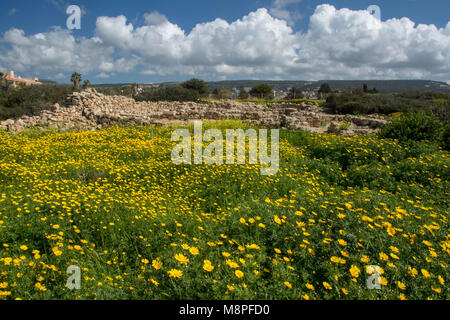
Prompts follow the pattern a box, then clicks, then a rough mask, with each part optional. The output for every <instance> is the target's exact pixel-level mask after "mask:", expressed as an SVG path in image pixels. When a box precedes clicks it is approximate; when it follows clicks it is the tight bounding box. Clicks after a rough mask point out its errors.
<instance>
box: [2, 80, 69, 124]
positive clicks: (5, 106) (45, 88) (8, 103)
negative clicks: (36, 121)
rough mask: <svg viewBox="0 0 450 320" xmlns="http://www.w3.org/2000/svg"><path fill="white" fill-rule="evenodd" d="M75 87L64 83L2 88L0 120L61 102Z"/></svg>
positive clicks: (37, 110) (26, 113) (30, 113)
mask: <svg viewBox="0 0 450 320" xmlns="http://www.w3.org/2000/svg"><path fill="white" fill-rule="evenodd" d="M72 92H73V88H72V87H70V86H63V85H42V86H22V87H18V88H15V89H14V88H9V89H7V90H6V89H3V90H0V120H5V119H8V118H17V117H21V116H22V115H33V114H36V113H37V112H39V111H40V110H43V109H48V108H50V107H51V106H52V105H53V104H55V103H61V102H63V101H64V99H65V98H66V97H67V95H68V94H70V93H72Z"/></svg>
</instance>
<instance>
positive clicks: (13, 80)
mask: <svg viewBox="0 0 450 320" xmlns="http://www.w3.org/2000/svg"><path fill="white" fill-rule="evenodd" d="M4 80H5V81H6V83H7V84H8V85H10V86H11V87H12V88H16V87H17V86H18V85H19V84H20V83H22V84H24V85H26V86H31V85H38V86H41V85H42V82H39V79H38V78H34V79H27V78H22V77H19V76H16V75H14V71H13V70H8V71H6V72H5V76H4Z"/></svg>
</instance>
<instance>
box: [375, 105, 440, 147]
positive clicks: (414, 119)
mask: <svg viewBox="0 0 450 320" xmlns="http://www.w3.org/2000/svg"><path fill="white" fill-rule="evenodd" d="M447 128H448V125H447ZM443 131H444V127H443V125H442V124H441V122H440V121H439V120H438V119H436V118H435V117H432V116H427V115H425V114H424V113H422V112H413V113H409V114H406V115H404V116H401V117H399V118H396V119H394V120H393V121H392V122H391V123H390V124H388V125H387V126H386V127H384V128H383V130H382V131H381V132H380V136H381V137H383V138H388V139H398V140H399V141H401V142H410V141H424V140H427V141H434V142H437V143H440V144H441V145H442V146H445V143H444V142H443V141H442V139H443ZM446 131H448V129H447V130H446ZM447 135H448V133H447Z"/></svg>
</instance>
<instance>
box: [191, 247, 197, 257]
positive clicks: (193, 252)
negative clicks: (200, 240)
mask: <svg viewBox="0 0 450 320" xmlns="http://www.w3.org/2000/svg"><path fill="white" fill-rule="evenodd" d="M189 252H190V253H191V254H192V255H193V256H197V255H198V254H199V251H198V249H197V248H195V247H191V248H190V249H189Z"/></svg>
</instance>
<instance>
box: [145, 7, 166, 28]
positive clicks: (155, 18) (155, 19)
mask: <svg viewBox="0 0 450 320" xmlns="http://www.w3.org/2000/svg"><path fill="white" fill-rule="evenodd" d="M144 19H145V23H146V24H148V25H159V24H163V23H166V22H169V20H167V17H166V16H165V15H163V14H161V13H159V12H158V11H156V10H155V11H153V12H150V13H146V14H144Z"/></svg>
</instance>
